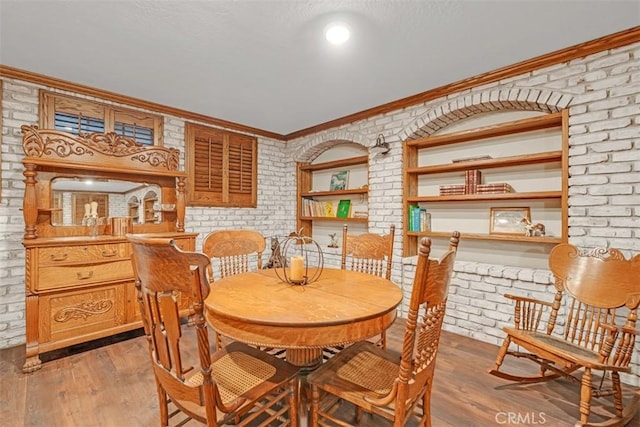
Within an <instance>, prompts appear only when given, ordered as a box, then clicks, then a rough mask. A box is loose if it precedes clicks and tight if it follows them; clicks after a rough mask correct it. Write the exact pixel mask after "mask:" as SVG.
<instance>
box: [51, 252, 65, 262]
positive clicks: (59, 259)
mask: <svg viewBox="0 0 640 427" xmlns="http://www.w3.org/2000/svg"><path fill="white" fill-rule="evenodd" d="M50 256H51V261H64V260H65V259H67V257H68V256H69V255H67V254H66V253H64V254H62V255H60V256H59V257H57V258H56V254H51V255H50Z"/></svg>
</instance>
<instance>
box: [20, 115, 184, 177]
mask: <svg viewBox="0 0 640 427" xmlns="http://www.w3.org/2000/svg"><path fill="white" fill-rule="evenodd" d="M20 129H21V130H22V134H23V137H22V148H23V150H24V153H25V154H26V156H27V157H26V158H25V160H24V161H25V162H34V163H36V162H35V160H42V161H52V162H65V163H72V164H74V167H75V166H77V167H80V168H83V169H92V168H94V167H96V166H98V167H103V168H104V167H106V166H105V165H109V166H108V169H113V170H122V169H126V172H128V173H131V172H134V173H142V172H154V173H166V172H172V173H171V175H175V171H177V170H178V164H179V160H180V152H179V151H178V150H177V149H176V148H165V147H158V146H153V147H149V146H144V145H142V144H138V143H137V142H136V141H134V140H133V139H131V138H127V137H124V136H121V135H118V134H116V133H114V132H110V133H106V134H103V133H92V134H89V135H86V136H76V135H73V134H69V133H65V132H60V131H55V130H49V129H38V127H37V126H29V125H23V126H22V127H21V128H20Z"/></svg>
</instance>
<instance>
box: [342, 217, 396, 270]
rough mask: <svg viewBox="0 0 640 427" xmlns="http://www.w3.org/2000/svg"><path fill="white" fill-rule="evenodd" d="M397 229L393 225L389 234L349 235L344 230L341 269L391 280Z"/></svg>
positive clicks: (345, 227)
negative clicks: (394, 240)
mask: <svg viewBox="0 0 640 427" xmlns="http://www.w3.org/2000/svg"><path fill="white" fill-rule="evenodd" d="M395 230H396V227H395V225H391V228H390V229H389V234H385V235H380V234H374V233H364V234H358V235H354V234H349V232H348V227H347V226H346V225H345V226H344V227H343V228H342V258H341V268H342V269H343V270H346V269H349V270H353V271H359V272H362V273H367V274H372V275H374V276H379V277H384V278H386V279H387V280H390V279H391V265H392V264H391V263H392V259H393V239H394V235H395Z"/></svg>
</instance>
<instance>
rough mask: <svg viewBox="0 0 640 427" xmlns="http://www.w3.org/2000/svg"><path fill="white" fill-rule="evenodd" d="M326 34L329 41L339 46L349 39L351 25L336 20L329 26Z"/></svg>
mask: <svg viewBox="0 0 640 427" xmlns="http://www.w3.org/2000/svg"><path fill="white" fill-rule="evenodd" d="M324 35H325V37H326V38H327V41H328V42H329V43H331V44H333V45H336V46H338V45H341V44H344V43H345V42H346V41H347V40H349V37H351V31H349V27H347V25H346V24H344V23H342V22H334V23H331V24H329V26H327V29H326V31H325V32H324Z"/></svg>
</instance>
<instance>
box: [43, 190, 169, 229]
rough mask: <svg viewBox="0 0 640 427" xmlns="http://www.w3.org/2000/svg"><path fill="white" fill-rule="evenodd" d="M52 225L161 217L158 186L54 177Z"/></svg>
mask: <svg viewBox="0 0 640 427" xmlns="http://www.w3.org/2000/svg"><path fill="white" fill-rule="evenodd" d="M51 189H52V201H53V204H52V205H53V207H54V208H57V210H55V211H54V212H53V213H52V214H51V223H52V224H53V225H58V226H59V225H88V224H90V225H93V223H94V222H97V224H98V225H101V224H107V223H108V220H109V218H111V217H131V218H132V221H133V223H134V224H145V223H147V224H148V223H156V222H160V221H161V217H160V215H161V212H160V206H161V200H160V194H161V192H160V187H159V186H157V185H155V184H146V183H140V182H129V181H119V180H113V179H89V178H55V179H54V180H53V181H52V184H51Z"/></svg>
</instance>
